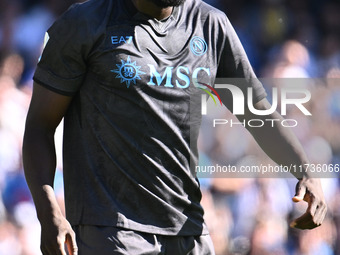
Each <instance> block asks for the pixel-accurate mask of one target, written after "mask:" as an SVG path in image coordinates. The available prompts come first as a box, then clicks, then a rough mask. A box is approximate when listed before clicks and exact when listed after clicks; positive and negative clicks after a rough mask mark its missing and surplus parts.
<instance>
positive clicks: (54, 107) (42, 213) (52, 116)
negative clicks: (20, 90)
mask: <svg viewBox="0 0 340 255" xmlns="http://www.w3.org/2000/svg"><path fill="white" fill-rule="evenodd" d="M71 100H72V98H71V97H67V96H63V95H60V94H57V93H54V92H52V91H51V90H48V89H46V88H44V87H43V86H41V85H39V84H37V83H34V88H33V96H32V100H31V104H30V108H29V112H28V115H27V120H26V127H25V135H24V143H23V161H24V169H25V175H26V180H27V183H28V185H29V188H30V190H31V193H32V196H33V199H34V203H35V206H36V209H37V215H38V219H39V221H40V223H41V227H42V233H41V250H42V252H43V254H44V255H52V254H53V255H55V254H58V255H59V254H60V255H66V251H65V249H64V245H65V243H66V244H67V246H68V251H69V254H72V255H74V254H77V246H76V243H75V236H74V233H73V230H72V228H71V226H70V224H69V223H68V221H67V220H66V219H65V218H64V216H63V215H62V213H61V210H60V208H59V206H58V203H57V201H56V197H55V195H54V190H53V180H54V174H55V168H56V155H55V146H54V133H55V129H56V127H57V126H58V124H59V123H60V121H61V119H62V118H63V116H64V114H65V112H66V111H67V108H68V106H69V104H70V102H71Z"/></svg>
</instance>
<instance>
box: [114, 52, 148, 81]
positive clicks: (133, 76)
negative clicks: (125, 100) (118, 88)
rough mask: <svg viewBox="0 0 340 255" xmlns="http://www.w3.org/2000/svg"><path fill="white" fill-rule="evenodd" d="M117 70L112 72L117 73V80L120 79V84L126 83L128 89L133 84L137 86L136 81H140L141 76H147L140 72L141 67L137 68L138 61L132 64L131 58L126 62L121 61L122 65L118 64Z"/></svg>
mask: <svg viewBox="0 0 340 255" xmlns="http://www.w3.org/2000/svg"><path fill="white" fill-rule="evenodd" d="M116 66H117V69H114V70H111V72H112V73H116V74H117V76H116V78H117V79H120V83H124V82H125V83H126V86H127V87H130V85H131V82H132V83H133V84H136V80H140V79H141V77H140V75H142V74H145V73H144V72H142V71H140V68H141V67H140V66H137V64H136V61H134V62H131V59H130V56H128V58H127V60H126V62H125V61H124V60H121V64H116Z"/></svg>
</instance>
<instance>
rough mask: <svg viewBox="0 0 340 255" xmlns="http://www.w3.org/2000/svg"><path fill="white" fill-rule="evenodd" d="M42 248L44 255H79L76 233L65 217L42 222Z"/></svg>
mask: <svg viewBox="0 0 340 255" xmlns="http://www.w3.org/2000/svg"><path fill="white" fill-rule="evenodd" d="M40 248H41V252H42V254H43V255H67V254H68V255H78V247H77V244H76V238H75V233H74V231H73V229H72V227H71V225H70V223H69V222H68V221H67V220H66V219H65V217H64V216H57V217H53V219H52V220H47V221H45V222H41V247H40ZM66 250H67V253H66Z"/></svg>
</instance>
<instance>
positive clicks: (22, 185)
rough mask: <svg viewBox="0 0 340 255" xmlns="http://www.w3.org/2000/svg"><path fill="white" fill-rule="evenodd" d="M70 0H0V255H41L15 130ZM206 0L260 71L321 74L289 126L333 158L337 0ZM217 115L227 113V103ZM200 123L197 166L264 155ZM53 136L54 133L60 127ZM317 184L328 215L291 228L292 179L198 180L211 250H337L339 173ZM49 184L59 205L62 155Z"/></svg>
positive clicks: (338, 122) (339, 30) (339, 130)
mask: <svg viewBox="0 0 340 255" xmlns="http://www.w3.org/2000/svg"><path fill="white" fill-rule="evenodd" d="M74 2H77V1H72V0H1V1H0V255H37V254H41V253H40V251H39V242H40V240H39V239H40V227H39V223H38V222H37V219H36V215H35V209H34V205H33V203H32V199H31V197H30V193H29V190H28V188H27V186H26V182H25V179H24V175H23V169H22V160H21V146H22V136H23V130H24V122H25V116H26V113H27V109H28V104H29V100H30V96H31V92H32V75H33V72H34V68H35V65H36V63H37V60H38V58H39V56H40V53H41V49H42V41H43V37H44V33H45V31H46V30H47V28H48V27H49V26H50V25H51V24H52V22H53V21H54V20H55V19H56V18H57V17H58V16H59V15H60V14H61V13H62V12H63V11H64V10H66V9H67V8H68V6H70V5H71V4H72V3H74ZM206 2H208V3H210V4H212V5H214V6H216V7H217V8H219V9H221V10H223V11H224V12H226V14H227V15H228V17H229V19H230V20H231V22H232V24H233V25H234V27H235V29H236V31H237V33H238V35H239V37H240V39H241V41H242V43H243V45H244V47H245V49H246V52H247V54H248V57H249V59H250V61H251V63H252V65H253V67H254V69H255V71H256V73H257V74H258V76H259V77H268V78H321V79H322V80H323V82H322V83H321V84H317V85H314V86H310V87H309V89H310V90H311V91H312V94H313V98H312V100H311V101H310V102H309V106H308V107H309V108H311V109H312V111H313V118H311V119H308V120H306V119H301V120H300V122H299V126H298V127H297V128H294V132H295V133H296V134H297V136H298V137H299V139H300V141H301V142H302V144H303V146H304V148H305V149H306V151H307V153H308V155H309V157H310V159H311V162H313V163H327V164H328V163H340V135H339V134H340V83H339V81H340V3H339V1H338V0H334V1H331V0H237V1H235V0H206ZM269 89H270V87H269ZM220 114H222V115H223V116H226V118H231V117H230V113H228V112H227V111H223V112H221V113H220ZM289 114H290V116H295V115H294V114H296V113H295V112H294V111H291V112H289ZM204 123H205V122H203V126H202V132H203V134H204V135H202V136H201V137H200V143H199V144H200V151H201V164H206V165H207V164H216V163H218V164H220V165H223V164H227V165H228V164H230V163H231V164H235V165H236V164H241V163H242V162H249V160H251V161H252V162H255V163H256V162H259V161H261V162H263V161H266V160H267V159H266V157H265V156H263V153H261V152H260V150H259V149H258V147H257V145H256V144H255V143H254V141H253V140H252V139H251V137H250V136H249V135H248V134H247V132H246V131H245V130H244V129H243V128H236V129H234V128H233V129H227V128H219V129H217V131H216V130H215V131H216V132H214V133H211V131H209V129H208V128H205V126H204ZM209 132H210V133H209ZM57 137H58V141H60V138H61V137H60V132H58V134H57ZM207 137H209V139H205V138H207ZM212 137H213V139H212ZM239 137H242V139H239ZM57 144H58V148H59V150H58V153H59V154H60V142H58V143H57ZM59 159H60V155H59ZM322 182H323V187H324V191H325V195H326V199H327V203H328V206H329V212H328V214H327V218H326V220H325V222H324V224H323V225H322V226H321V227H319V228H317V229H315V230H311V231H298V230H294V229H291V228H289V225H288V224H289V221H290V220H291V219H292V218H293V217H295V216H296V215H299V214H301V213H302V212H303V210H305V207H304V206H303V205H293V204H292V202H291V197H292V196H293V195H294V187H295V183H296V180H295V179H294V178H289V179H279V178H273V179H269V178H257V179H247V178H239V179H236V178H233V179H226V178H205V179H203V178H202V179H201V183H202V190H203V195H204V196H203V201H202V203H203V205H204V207H205V210H206V216H205V217H206V221H207V224H208V227H209V228H210V231H211V235H212V238H213V241H214V244H215V248H216V253H217V255H248V254H249V255H340V181H339V178H328V179H323V180H322ZM55 192H56V194H57V197H58V199H59V201H60V205H61V206H63V182H62V165H61V163H60V161H59V163H58V169H57V173H56V180H55Z"/></svg>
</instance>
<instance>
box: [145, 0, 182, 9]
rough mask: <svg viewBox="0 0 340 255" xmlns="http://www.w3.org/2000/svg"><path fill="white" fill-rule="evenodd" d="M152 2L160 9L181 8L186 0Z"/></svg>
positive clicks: (158, 0) (155, 0) (153, 0)
mask: <svg viewBox="0 0 340 255" xmlns="http://www.w3.org/2000/svg"><path fill="white" fill-rule="evenodd" d="M150 1H151V2H153V3H154V4H156V5H157V6H159V7H162V8H166V7H174V6H179V5H181V4H182V3H184V1H185V0H150Z"/></svg>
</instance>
